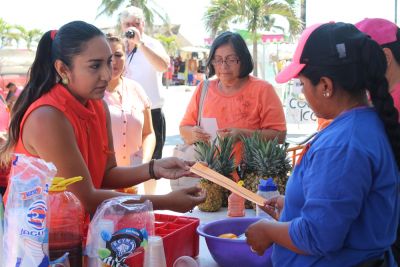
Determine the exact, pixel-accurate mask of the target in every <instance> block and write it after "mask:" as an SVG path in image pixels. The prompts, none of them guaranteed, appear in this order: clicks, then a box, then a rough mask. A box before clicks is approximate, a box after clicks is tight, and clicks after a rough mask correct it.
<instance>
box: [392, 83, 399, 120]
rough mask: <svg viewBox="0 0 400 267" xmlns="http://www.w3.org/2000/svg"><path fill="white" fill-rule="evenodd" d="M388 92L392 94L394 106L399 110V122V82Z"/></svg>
mask: <svg viewBox="0 0 400 267" xmlns="http://www.w3.org/2000/svg"><path fill="white" fill-rule="evenodd" d="M390 94H391V95H392V98H393V102H394V107H395V108H396V109H397V111H398V112H399V122H400V83H397V84H396V85H395V86H394V89H393V91H391V92H390Z"/></svg>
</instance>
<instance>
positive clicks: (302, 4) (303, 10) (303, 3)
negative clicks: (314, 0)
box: [300, 0, 307, 25]
mask: <svg viewBox="0 0 400 267" xmlns="http://www.w3.org/2000/svg"><path fill="white" fill-rule="evenodd" d="M306 7H307V0H301V2H300V18H301V20H302V21H303V23H304V25H306V15H307V14H306V12H307V11H306Z"/></svg>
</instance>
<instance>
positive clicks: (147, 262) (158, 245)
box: [143, 236, 167, 267]
mask: <svg viewBox="0 0 400 267" xmlns="http://www.w3.org/2000/svg"><path fill="white" fill-rule="evenodd" d="M143 266H144V267H167V261H166V259H165V252H164V245H163V240H162V238H161V236H149V241H148V244H147V248H146V250H145V253H144V265H143Z"/></svg>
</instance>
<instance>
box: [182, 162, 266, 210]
mask: <svg viewBox="0 0 400 267" xmlns="http://www.w3.org/2000/svg"><path fill="white" fill-rule="evenodd" d="M190 171H191V172H193V173H195V174H197V175H199V176H201V177H203V178H205V179H207V180H209V181H211V182H213V183H216V184H218V185H220V186H222V187H224V188H226V189H228V190H229V191H231V192H233V193H235V194H238V195H239V196H241V197H243V198H245V199H247V200H249V201H251V202H254V203H256V204H257V205H259V206H264V202H265V201H266V199H265V198H263V197H261V196H259V195H257V194H255V193H253V192H252V191H250V190H247V189H246V188H244V187H242V186H240V185H238V184H237V183H235V182H234V181H232V180H231V179H229V178H227V177H225V176H223V175H221V174H219V173H218V172H216V171H213V170H212V169H210V168H208V167H206V166H204V165H203V164H201V163H198V162H197V163H195V164H194V165H193V166H192V167H191V168H190Z"/></svg>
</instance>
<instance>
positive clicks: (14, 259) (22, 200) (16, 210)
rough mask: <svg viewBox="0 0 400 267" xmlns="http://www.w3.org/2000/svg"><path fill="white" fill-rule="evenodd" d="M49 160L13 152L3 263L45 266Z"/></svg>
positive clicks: (52, 169) (53, 169)
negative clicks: (14, 154)
mask: <svg viewBox="0 0 400 267" xmlns="http://www.w3.org/2000/svg"><path fill="white" fill-rule="evenodd" d="M56 172H57V170H56V167H55V166H54V165H53V164H52V163H48V162H46V161H44V160H42V159H39V158H33V157H28V156H25V155H20V154H18V155H16V158H15V160H14V161H13V164H12V168H11V178H10V183H9V185H8V186H9V188H8V196H7V201H6V208H5V214H4V215H5V216H4V243H3V244H4V266H6V267H15V266H19V267H32V266H39V267H42V266H46V267H47V266H49V259H48V230H47V225H46V216H47V210H48V208H47V197H48V189H49V184H50V183H51V180H52V178H53V177H54V175H55V173H56Z"/></svg>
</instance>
